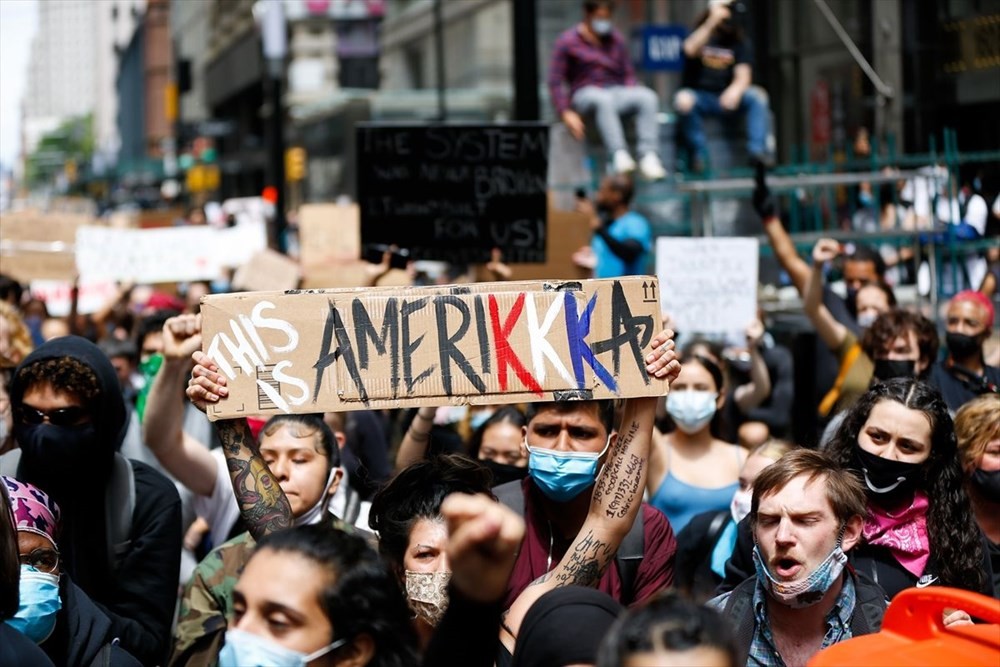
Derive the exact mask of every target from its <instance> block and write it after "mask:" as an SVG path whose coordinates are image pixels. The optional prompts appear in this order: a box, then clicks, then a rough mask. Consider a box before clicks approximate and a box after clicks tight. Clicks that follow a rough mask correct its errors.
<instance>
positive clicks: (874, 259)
mask: <svg viewBox="0 0 1000 667" xmlns="http://www.w3.org/2000/svg"><path fill="white" fill-rule="evenodd" d="M844 261H845V262H871V263H872V264H874V265H875V273H876V274H878V276H879V277H880V278H881V277H883V276H885V260H884V259H882V255H881V254H879V251H878V250H876V249H875V248H873V247H871V246H870V245H866V244H864V243H856V244H855V245H854V249H853V250H851V252H849V253H847V254H846V255H844Z"/></svg>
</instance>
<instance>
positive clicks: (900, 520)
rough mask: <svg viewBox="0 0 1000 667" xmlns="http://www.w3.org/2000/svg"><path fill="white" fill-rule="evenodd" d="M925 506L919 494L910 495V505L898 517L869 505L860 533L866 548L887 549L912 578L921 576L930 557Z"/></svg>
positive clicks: (924, 496) (923, 495)
mask: <svg viewBox="0 0 1000 667" xmlns="http://www.w3.org/2000/svg"><path fill="white" fill-rule="evenodd" d="M927 505H928V503H927V494H926V493H924V492H923V491H916V492H914V494H913V502H912V503H910V506H909V507H907V508H906V509H904V510H903V511H902V512H900V513H899V514H889V513H888V512H887V511H885V510H884V509H883V508H881V507H879V506H878V505H875V504H869V505H868V518H866V519H865V525H864V528H863V530H862V534H863V535H864V538H865V541H866V542H868V544H874V545H877V546H881V547H886V548H887V549H889V551H890V552H892V555H893V557H894V558H895V559H896V560H897V561H899V564H900V565H902V566H903V567H904V568H906V570H907V571H908V572H909V573H910V574H912V575H913V576H915V577H920V576H922V575H923V573H924V568H926V567H927V560H928V558H930V554H931V544H930V538H928V537H927Z"/></svg>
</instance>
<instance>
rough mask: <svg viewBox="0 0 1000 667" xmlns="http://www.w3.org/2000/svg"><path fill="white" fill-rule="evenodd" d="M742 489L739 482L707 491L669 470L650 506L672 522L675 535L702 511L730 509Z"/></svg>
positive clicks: (668, 457) (668, 448)
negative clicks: (737, 492) (675, 475)
mask: <svg viewBox="0 0 1000 667" xmlns="http://www.w3.org/2000/svg"><path fill="white" fill-rule="evenodd" d="M734 451H736V460H737V462H739V450H738V449H736V448H734ZM669 461H670V446H669V445H667V465H668V466H669ZM739 488H740V483H739V482H738V481H736V482H733V483H732V484H726V485H725V486H720V487H716V488H714V489H706V488H704V487H701V486H694V485H693V484H688V483H687V482H684V481H682V480H680V479H677V478H676V477H674V474H673V472H672V471H670V470H668V471H667V476H666V477H665V478H664V479H663V483H662V484H660V488H658V489H657V490H656V493H655V494H653V497H652V498H650V500H649V504H650V505H652V506H653V507H655V508H656V509H658V510H660V511H661V512H663V513H664V514H665V515H666V516H667V519H669V520H670V527H671V528H673V529H674V534H675V535H676V534H677V533H679V532H680V531H681V530H683V529H684V526H686V525H687V524H688V522H689V521H691V519H693V518H694V517H695V516H697V515H699V514H701V513H702V512H712V511H716V510H724V509H728V508H729V504H730V503H731V502H732V501H733V495H734V494H735V493H736V491H737V490H739Z"/></svg>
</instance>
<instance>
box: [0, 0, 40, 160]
mask: <svg viewBox="0 0 1000 667" xmlns="http://www.w3.org/2000/svg"><path fill="white" fill-rule="evenodd" d="M37 29H38V6H37V2H36V0H0V164H2V165H3V166H4V168H5V169H10V168H11V167H12V166H13V164H14V159H15V158H16V157H17V153H18V151H19V150H20V146H21V137H20V123H21V114H20V105H21V99H22V98H23V97H24V89H25V83H26V79H27V74H28V58H29V57H30V54H31V40H32V38H33V37H34V35H35V31H36V30H37Z"/></svg>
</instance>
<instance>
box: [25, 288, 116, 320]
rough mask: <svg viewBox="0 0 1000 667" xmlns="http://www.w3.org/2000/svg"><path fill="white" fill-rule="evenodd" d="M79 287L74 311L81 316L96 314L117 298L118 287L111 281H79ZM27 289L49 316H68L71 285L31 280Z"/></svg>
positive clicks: (71, 297) (70, 304)
mask: <svg viewBox="0 0 1000 667" xmlns="http://www.w3.org/2000/svg"><path fill="white" fill-rule="evenodd" d="M79 287H80V294H79V296H78V297H77V302H76V309H77V312H78V313H80V314H81V315H90V314H91V313H96V312H97V311H99V310H101V308H103V307H104V306H106V305H107V304H108V302H109V301H111V300H112V299H114V298H116V297H117V296H118V287H117V285H115V282H114V281H113V280H81V281H80V285H79ZM29 289H30V291H31V296H33V297H34V298H36V299H40V300H42V301H44V302H45V307H46V309H48V311H49V315H51V316H53V317H65V316H67V315H69V311H70V307H71V306H72V303H73V291H72V290H73V283H71V282H68V281H65V280H32V281H31V283H30V288H29Z"/></svg>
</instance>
